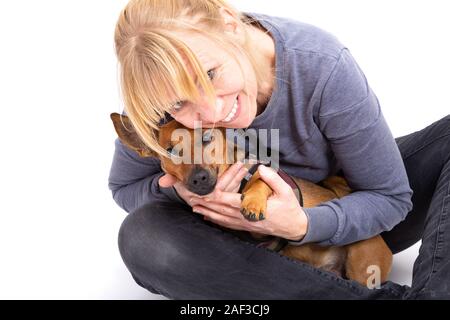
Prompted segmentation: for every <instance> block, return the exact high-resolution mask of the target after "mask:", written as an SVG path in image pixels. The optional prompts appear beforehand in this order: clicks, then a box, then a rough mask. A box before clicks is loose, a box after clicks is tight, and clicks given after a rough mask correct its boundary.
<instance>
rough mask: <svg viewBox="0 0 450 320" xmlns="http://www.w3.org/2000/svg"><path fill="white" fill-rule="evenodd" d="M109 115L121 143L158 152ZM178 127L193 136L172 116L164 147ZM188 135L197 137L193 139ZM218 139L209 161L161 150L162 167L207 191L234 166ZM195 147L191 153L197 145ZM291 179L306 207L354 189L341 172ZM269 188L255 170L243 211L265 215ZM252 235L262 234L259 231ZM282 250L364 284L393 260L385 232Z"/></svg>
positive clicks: (162, 133)
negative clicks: (184, 159)
mask: <svg viewBox="0 0 450 320" xmlns="http://www.w3.org/2000/svg"><path fill="white" fill-rule="evenodd" d="M111 119H112V120H113V123H114V127H115V129H116V131H117V133H118V135H119V138H120V139H121V141H122V143H124V144H125V145H127V146H128V147H129V148H131V149H133V150H135V151H136V152H137V153H138V154H139V155H140V156H143V157H147V156H157V155H156V154H155V153H154V152H153V151H152V150H150V149H149V148H148V147H146V146H145V145H144V144H143V143H142V141H141V140H140V139H139V137H138V136H137V134H136V132H135V131H134V130H133V127H132V125H131V123H130V122H129V120H128V118H127V117H126V116H121V115H119V114H112V115H111ZM176 129H185V130H186V131H187V132H188V135H189V136H190V137H191V138H193V137H194V132H193V130H192V129H188V128H185V127H183V126H182V125H181V124H179V123H177V122H175V121H171V122H169V123H167V124H165V125H163V126H162V127H161V128H160V130H159V136H158V139H159V144H160V145H161V146H162V147H164V148H167V149H168V150H169V149H170V150H171V148H172V147H173V146H174V145H176V144H179V143H180V142H181V141H182V140H183V139H181V138H180V139H178V140H177V141H172V133H173V132H174V130H176ZM217 130H221V131H220V132H221V133H222V134H221V135H217V137H219V138H220V137H225V134H223V129H217ZM188 138H189V137H188ZM220 139H222V138H220ZM190 141H195V139H191V140H190ZM184 142H186V141H184ZM217 142H220V143H221V144H220V147H221V148H223V151H224V153H221V154H219V152H212V153H211V154H210V158H209V159H204V158H203V159H202V160H206V161H205V163H208V164H189V163H180V164H175V163H174V162H173V161H172V160H171V159H170V157H159V156H158V157H159V158H160V160H161V167H162V169H163V170H164V171H165V172H166V173H170V174H172V175H174V176H175V177H176V178H178V179H179V180H180V181H182V182H183V183H184V184H185V185H186V187H187V188H188V190H190V191H191V192H194V193H196V194H199V195H206V194H208V193H210V192H212V191H213V190H214V187H215V184H216V182H217V179H218V178H219V177H220V176H221V174H222V173H223V172H225V170H226V169H227V168H228V167H229V166H230V164H227V163H226V161H223V154H226V153H227V147H229V145H228V142H224V141H220V140H219V139H216V143H217ZM189 143H191V142H189ZM208 143H209V142H208ZM191 150H192V151H191V152H192V154H191V156H192V158H193V156H194V154H193V152H194V151H193V148H191ZM233 150H235V153H239V150H238V149H236V148H234V147H233ZM241 156H242V155H238V156H237V158H238V159H239V158H240V157H241ZM217 157H222V159H217ZM218 160H219V161H218ZM292 179H294V180H295V183H296V184H297V186H298V187H299V189H300V190H301V195H302V200H303V207H305V208H309V207H314V206H317V205H319V204H320V203H322V202H325V201H328V200H331V199H334V198H341V197H343V196H345V195H347V194H349V193H350V192H351V190H350V188H349V186H348V185H347V183H346V181H345V179H344V178H342V177H338V176H332V177H329V178H327V179H325V180H324V181H321V182H320V183H319V184H315V183H312V182H309V181H307V180H304V179H300V178H294V177H292ZM271 194H272V190H271V188H270V187H269V186H268V185H267V184H266V183H265V182H264V181H263V180H262V179H261V178H260V177H259V174H258V173H257V172H256V173H255V174H254V175H253V176H252V177H251V179H250V180H249V181H248V183H247V184H246V185H245V187H244V189H243V190H242V203H241V212H242V214H243V215H244V217H246V218H247V219H248V220H253V221H256V220H262V219H265V217H266V214H267V213H266V204H267V199H268V197H269V196H270V195H271ZM254 236H255V237H258V236H260V235H254ZM280 253H281V254H283V255H286V256H289V257H291V258H294V259H298V260H300V261H303V262H306V263H308V264H311V265H313V266H314V267H317V268H322V269H324V270H327V271H331V272H334V273H336V274H338V275H340V276H345V277H347V278H349V279H352V280H355V281H357V282H359V283H360V284H362V285H367V284H368V279H369V277H370V276H371V275H372V272H373V271H369V270H373V269H372V268H373V267H372V266H375V267H378V270H379V271H380V274H379V280H380V282H385V281H386V280H387V277H388V275H389V272H390V269H391V265H392V252H391V251H390V249H389V248H388V247H387V245H386V244H385V242H384V241H383V239H382V238H381V236H375V237H373V238H371V239H367V240H362V241H359V242H356V243H352V244H348V245H346V246H341V247H338V246H330V247H323V246H319V245H317V244H305V245H301V246H293V245H287V246H285V247H284V248H283V249H282V251H280ZM370 267H372V268H370ZM369 268H370V269H369Z"/></svg>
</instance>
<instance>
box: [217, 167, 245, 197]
mask: <svg viewBox="0 0 450 320" xmlns="http://www.w3.org/2000/svg"><path fill="white" fill-rule="evenodd" d="M243 165H244V164H243V163H242V162H240V161H238V162H236V163H234V164H233V165H232V166H231V167H229V168H228V169H227V170H226V171H225V172H224V173H223V174H222V176H221V177H220V178H219V180H218V181H217V185H216V188H217V189H219V190H225V188H226V187H227V186H228V185H229V184H230V182H231V180H233V177H234V176H235V175H236V174H237V173H238V172H239V170H240V169H241V168H242V166H243Z"/></svg>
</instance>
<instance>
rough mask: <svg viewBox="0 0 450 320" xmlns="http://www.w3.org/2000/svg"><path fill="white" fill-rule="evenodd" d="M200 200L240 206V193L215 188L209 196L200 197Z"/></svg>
mask: <svg viewBox="0 0 450 320" xmlns="http://www.w3.org/2000/svg"><path fill="white" fill-rule="evenodd" d="M202 200H204V201H206V202H216V203H221V204H225V205H228V206H231V207H235V208H240V207H241V194H240V193H237V192H227V191H220V190H217V191H215V192H214V193H213V194H212V195H211V196H206V197H204V198H202Z"/></svg>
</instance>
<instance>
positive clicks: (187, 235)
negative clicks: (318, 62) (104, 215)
mask: <svg viewBox="0 0 450 320" xmlns="http://www.w3.org/2000/svg"><path fill="white" fill-rule="evenodd" d="M396 141H397V144H398V147H399V149H400V152H401V154H402V157H403V161H404V163H405V167H406V170H407V173H408V177H409V182H410V186H411V188H412V189H413V191H414V195H413V198H412V201H413V205H414V206H413V210H412V211H411V212H410V213H409V214H408V216H407V218H406V219H405V220H404V221H402V222H401V223H400V224H398V225H397V226H396V227H394V228H393V229H392V230H390V231H388V232H384V233H383V234H382V236H383V238H384V239H385V241H386V243H387V244H388V245H389V247H390V248H391V250H392V251H393V253H397V252H400V251H402V250H404V249H406V248H408V247H410V246H411V245H413V244H414V243H416V242H417V241H419V240H422V246H421V247H420V252H419V257H418V258H417V260H416V261H415V263H414V271H413V281H412V286H411V287H409V286H401V285H399V284H396V283H393V282H390V281H388V282H386V283H384V284H382V286H381V288H379V289H368V288H367V287H364V286H361V285H359V284H358V283H356V282H354V281H350V280H344V279H342V278H339V277H336V276H335V275H334V274H332V273H329V272H326V271H322V270H319V269H316V268H313V267H311V266H309V265H307V264H305V263H302V262H299V261H296V260H293V259H290V258H287V257H284V256H281V255H279V254H278V253H274V252H272V251H269V250H267V249H264V248H259V247H256V246H255V245H254V244H251V243H249V242H246V241H242V240H240V239H239V238H237V237H236V236H235V235H233V234H231V233H228V232H224V231H222V230H221V229H220V228H217V227H214V226H213V225H212V224H210V223H208V222H205V221H204V220H203V219H202V216H201V215H198V214H193V213H192V211H191V208H190V207H187V206H183V205H181V204H175V203H169V202H160V203H152V204H149V205H146V206H143V207H141V208H139V209H138V210H136V211H135V212H133V213H131V214H129V215H128V216H127V217H126V219H125V220H124V222H123V224H122V226H121V229H120V232H119V249H120V253H121V255H122V258H123V260H124V262H125V264H126V266H127V268H128V269H129V271H130V272H131V274H132V276H133V278H134V279H135V280H136V282H137V283H138V284H139V285H140V286H142V287H144V288H146V289H148V290H149V291H151V292H153V293H157V294H162V295H164V296H166V297H168V298H171V299H426V298H431V299H433V298H437V299H450V217H449V215H450V115H449V116H447V117H445V118H443V119H441V120H439V121H436V122H434V123H433V124H431V125H430V126H428V127H426V128H425V129H423V130H420V131H417V132H414V133H411V134H409V135H407V136H403V137H399V138H397V139H396Z"/></svg>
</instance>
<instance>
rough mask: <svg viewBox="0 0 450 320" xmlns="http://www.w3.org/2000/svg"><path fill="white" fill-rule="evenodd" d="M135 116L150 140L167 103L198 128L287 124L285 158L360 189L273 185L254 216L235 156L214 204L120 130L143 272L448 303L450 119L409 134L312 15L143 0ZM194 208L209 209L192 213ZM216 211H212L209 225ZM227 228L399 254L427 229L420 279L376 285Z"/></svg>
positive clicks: (278, 292)
mask: <svg viewBox="0 0 450 320" xmlns="http://www.w3.org/2000/svg"><path fill="white" fill-rule="evenodd" d="M115 45H116V52H117V57H118V60H119V63H120V67H121V84H122V94H123V97H124V101H125V111H126V113H127V115H128V116H129V118H130V120H131V122H132V123H133V126H134V128H135V129H136V131H137V132H138V134H139V135H140V137H141V138H142V140H143V141H145V143H146V144H147V145H148V146H150V147H151V148H153V149H154V150H156V151H157V152H161V153H163V152H164V150H163V149H162V148H161V147H160V146H158V144H157V142H156V137H155V135H154V130H148V128H149V127H150V128H152V129H157V127H158V123H160V121H161V119H162V118H164V116H165V115H166V114H170V115H171V116H172V117H173V118H174V119H175V120H176V121H178V122H180V123H182V124H183V125H185V126H187V127H189V128H193V127H194V122H195V121H202V125H203V127H213V126H216V127H225V128H254V129H278V130H279V140H280V141H279V157H280V158H279V161H280V167H281V168H282V169H283V170H285V171H286V172H287V173H289V174H291V175H293V176H299V177H302V178H305V179H308V180H311V181H314V182H318V181H321V180H323V179H325V178H326V177H327V176H329V175H333V174H336V173H338V172H340V173H342V174H344V175H345V178H346V179H347V181H348V183H349V185H350V187H351V188H352V190H354V192H353V193H352V194H350V195H348V196H346V197H344V198H341V199H337V200H333V201H328V202H326V203H323V204H321V205H320V206H317V207H315V208H302V207H300V205H299V203H298V201H297V199H296V197H295V196H294V194H293V192H292V191H291V190H290V189H289V187H288V186H287V184H286V183H285V182H284V181H283V180H282V179H281V178H280V177H279V176H278V175H277V174H276V173H275V172H274V171H273V170H271V169H268V168H266V167H264V166H261V167H260V168H259V169H258V170H259V171H260V174H261V176H262V178H263V179H264V180H265V181H266V182H267V183H268V184H269V185H270V186H271V188H272V189H273V190H274V195H273V196H272V197H271V198H270V199H269V202H268V210H267V211H268V214H267V216H268V218H267V219H266V220H264V221H258V222H249V221H247V220H245V219H244V218H243V217H242V215H241V213H240V212H239V204H240V194H239V193H237V190H238V188H239V184H240V182H241V180H242V178H243V177H244V176H245V175H246V170H245V169H243V168H242V167H241V165H240V164H239V163H236V164H234V165H233V166H231V167H230V169H228V171H227V172H226V173H225V174H224V175H223V176H222V177H221V179H220V180H219V181H218V183H217V186H216V189H215V190H214V192H213V193H212V194H210V195H208V197H207V198H208V199H204V198H199V197H196V196H195V195H194V194H192V193H190V192H189V191H187V190H186V189H185V188H184V187H183V186H182V185H181V184H180V183H179V182H178V181H176V179H175V178H174V177H172V176H170V175H164V174H163V173H162V171H161V168H160V166H159V162H158V161H157V160H155V159H154V158H148V159H143V158H139V157H138V155H137V154H135V153H134V152H133V151H131V150H128V149H127V148H126V147H125V146H124V145H122V144H121V143H120V142H119V141H116V151H115V154H114V159H113V164H112V168H111V173H110V178H109V186H110V189H111V190H112V192H113V197H114V199H115V201H116V202H117V203H118V205H119V206H121V207H122V208H123V209H124V210H126V211H127V212H129V213H130V214H129V215H128V216H127V218H126V219H125V221H124V222H123V224H122V227H121V230H120V233H119V248H120V252H121V255H122V258H123V260H124V262H125V264H126V266H127V267H128V269H129V270H130V272H131V274H132V275H133V277H134V279H135V280H136V282H137V283H138V284H139V285H141V286H143V287H144V288H147V289H148V290H150V291H151V292H153V293H158V294H162V295H164V296H166V297H169V298H174V299H196V298H203V299H206V298H207V299H305V298H311V299H347V298H351V299H355V298H365V299H375V298H382V299H402V298H403V299H406V298H408V299H419V298H449V297H450V292H449V290H448V289H447V287H446V283H448V282H449V279H448V277H449V276H448V274H450V263H449V262H448V261H449V257H450V246H449V245H448V244H449V243H450V225H449V223H450V222H449V220H448V219H446V217H447V215H448V213H449V210H450V209H449V207H450V161H449V155H450V117H449V116H447V117H445V118H443V119H441V120H440V121H437V122H435V123H433V124H431V125H430V126H428V127H427V128H425V129H423V130H421V131H418V132H415V133H412V134H410V135H408V136H404V137H400V138H398V139H394V138H393V137H392V134H391V131H390V129H389V128H388V126H387V124H386V121H385V119H384V118H383V114H382V112H381V109H380V106H379V104H378V100H377V98H376V96H375V94H374V93H373V92H372V90H371V89H370V87H369V86H368V84H367V82H366V79H365V77H364V74H363V73H362V71H361V70H360V69H359V67H358V65H357V63H356V62H355V61H354V59H353V58H352V56H351V54H350V53H349V50H348V49H347V48H345V47H344V46H343V45H342V44H341V43H339V41H338V40H337V39H336V38H335V37H333V36H332V35H330V34H328V33H326V32H324V31H322V30H320V29H318V28H316V27H313V26H310V25H307V24H303V23H300V22H297V21H293V20H289V19H285V18H279V17H272V16H268V15H262V14H254V13H240V12H238V11H236V10H235V9H234V8H232V7H231V6H230V5H229V4H227V3H226V2H225V1H223V0H171V1H167V0H164V1H163V0H135V1H130V3H129V4H128V5H127V6H126V8H125V9H124V10H123V11H122V13H121V15H120V17H119V20H118V23H117V27H116V33H115ZM192 211H194V213H192ZM205 220H208V221H205ZM215 225H220V226H224V227H227V228H230V229H234V230H245V231H256V232H261V233H265V234H271V235H275V236H280V237H283V238H285V239H287V240H289V242H290V243H291V244H304V243H310V242H317V243H319V244H323V245H344V244H348V243H352V242H356V241H359V240H362V239H367V238H369V237H372V236H374V235H376V234H380V233H382V236H383V238H384V239H385V241H386V243H387V244H388V245H389V247H390V248H391V250H392V251H393V253H397V252H400V251H402V250H404V249H406V248H408V247H409V246H411V245H413V244H414V243H416V242H417V241H419V240H421V239H422V247H421V249H420V255H419V257H418V259H417V261H416V263H415V265H414V278H413V284H412V287H411V288H409V287H407V286H400V285H398V284H395V283H392V282H387V283H385V284H383V285H382V286H381V288H379V289H374V290H370V289H368V288H366V287H362V286H360V285H358V284H356V283H354V282H351V281H348V280H344V279H341V278H338V277H336V276H334V275H333V274H331V273H328V272H325V271H322V270H318V269H314V268H312V267H311V266H309V265H306V264H303V263H300V262H298V261H293V260H291V259H288V258H286V257H283V256H280V255H278V254H276V253H274V252H271V251H268V250H265V249H262V248H258V247H256V246H254V245H253V244H250V243H248V242H246V241H241V240H240V239H238V238H236V237H235V236H234V235H232V234H231V233H226V232H223V231H221V229H219V228H217V227H215Z"/></svg>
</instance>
